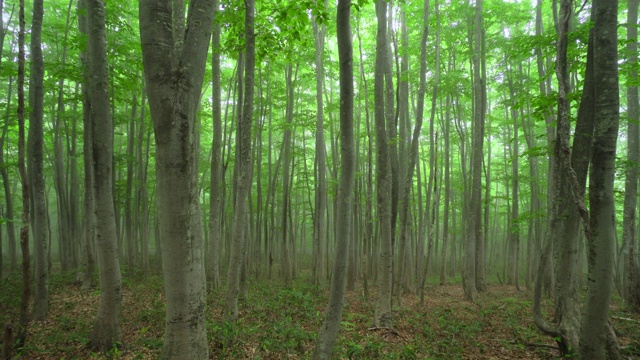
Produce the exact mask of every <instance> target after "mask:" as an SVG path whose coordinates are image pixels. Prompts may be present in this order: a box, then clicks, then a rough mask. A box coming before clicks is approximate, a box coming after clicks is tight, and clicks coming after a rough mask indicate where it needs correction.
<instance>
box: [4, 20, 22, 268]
mask: <svg viewBox="0 0 640 360" xmlns="http://www.w3.org/2000/svg"><path fill="white" fill-rule="evenodd" d="M0 26H1V25H0ZM3 31H4V30H3ZM12 80H13V78H9V89H8V90H7V113H6V116H5V121H4V126H3V127H2V134H1V135H0V176H2V184H3V187H4V198H5V204H6V210H5V214H4V216H5V217H6V218H7V219H11V220H13V216H14V215H13V199H12V194H11V183H10V181H9V171H8V170H7V166H6V164H5V162H4V152H5V147H4V144H5V140H6V139H7V136H8V133H9V108H10V107H11V84H12ZM7 241H8V243H9V246H8V253H9V269H10V270H14V269H15V268H16V267H17V266H18V262H17V250H16V247H17V246H16V230H15V226H14V223H13V221H8V222H7Z"/></svg>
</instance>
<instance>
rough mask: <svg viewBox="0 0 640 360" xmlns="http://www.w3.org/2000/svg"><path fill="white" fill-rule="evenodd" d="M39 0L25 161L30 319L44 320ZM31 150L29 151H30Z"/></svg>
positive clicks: (46, 267) (46, 294)
mask: <svg viewBox="0 0 640 360" xmlns="http://www.w3.org/2000/svg"><path fill="white" fill-rule="evenodd" d="M42 2H43V1H42V0H34V2H33V20H32V23H31V47H30V51H31V75H30V77H29V108H30V109H31V112H30V114H29V144H28V149H27V153H28V155H29V159H30V161H27V165H28V168H29V169H28V170H29V174H28V176H29V180H30V183H31V186H30V189H31V194H32V195H31V196H32V201H33V241H34V252H35V258H36V259H35V265H36V269H35V270H36V271H35V282H36V286H35V294H34V305H33V307H34V308H33V319H34V320H44V319H45V318H46V317H47V313H48V312H49V261H48V258H47V256H48V253H49V252H48V250H47V248H48V245H49V244H48V236H47V204H46V199H45V180H44V164H43V160H44V159H43V153H44V150H43V147H44V134H43V132H44V124H43V117H44V85H43V82H44V59H43V57H42V18H43V5H42ZM29 153H30V154H29Z"/></svg>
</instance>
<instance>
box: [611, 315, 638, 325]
mask: <svg viewBox="0 0 640 360" xmlns="http://www.w3.org/2000/svg"><path fill="white" fill-rule="evenodd" d="M611 318H612V319H616V320H624V321H631V322H634V323H639V324H640V320H636V319H629V318H624V317H619V316H612V317H611Z"/></svg>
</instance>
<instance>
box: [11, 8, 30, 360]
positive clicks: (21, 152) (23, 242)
mask: <svg viewBox="0 0 640 360" xmlns="http://www.w3.org/2000/svg"><path fill="white" fill-rule="evenodd" d="M19 4H20V5H19V6H20V10H19V17H18V22H19V30H18V170H19V172H20V183H21V185H22V219H21V220H22V227H21V228H20V249H21V250H22V301H21V303H20V330H19V332H18V336H17V337H16V338H17V341H18V344H19V345H21V346H22V345H24V343H25V340H26V337H27V331H28V328H29V320H30V316H29V301H30V298H31V281H30V274H31V271H30V269H29V267H30V264H31V259H30V258H29V211H30V209H29V206H30V203H31V201H30V200H31V199H30V196H31V192H30V191H29V180H28V178H27V169H26V166H25V152H26V149H25V123H24V107H25V106H24V77H25V76H24V61H25V50H24V37H25V36H24V34H25V21H24V0H20V1H19ZM6 348H9V347H6ZM8 353H9V355H10V354H11V351H10V350H9V351H8Z"/></svg>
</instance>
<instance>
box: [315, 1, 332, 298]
mask: <svg viewBox="0 0 640 360" xmlns="http://www.w3.org/2000/svg"><path fill="white" fill-rule="evenodd" d="M328 4H329V2H328V1H327V0H325V1H324V7H325V8H327V6H328ZM325 32H326V25H325V24H324V22H323V23H322V24H318V21H317V19H314V21H313V34H314V40H315V66H316V111H317V115H316V116H317V120H316V133H315V136H316V143H315V147H316V148H315V151H316V157H315V169H316V177H317V181H316V184H315V211H314V214H315V217H314V219H313V266H312V272H313V281H314V283H315V284H316V285H322V284H323V283H324V282H325V278H326V274H325V271H324V266H323V263H324V256H325V254H324V252H323V251H322V247H323V245H324V243H325V242H326V241H327V234H326V224H325V222H326V221H325V215H326V212H327V149H326V143H325V139H324V103H323V101H322V96H323V94H322V86H323V82H324V65H323V59H322V55H323V52H324V35H325Z"/></svg>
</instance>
